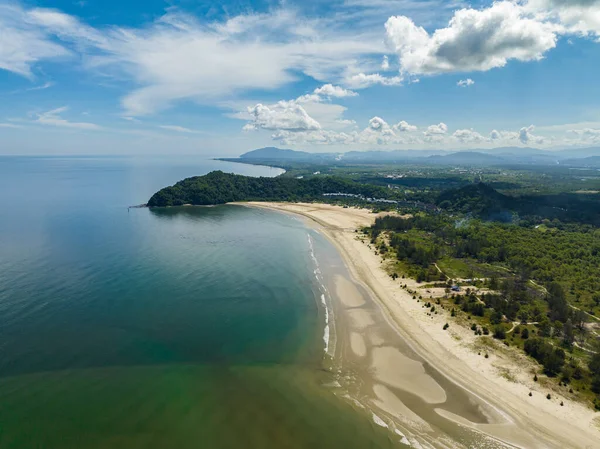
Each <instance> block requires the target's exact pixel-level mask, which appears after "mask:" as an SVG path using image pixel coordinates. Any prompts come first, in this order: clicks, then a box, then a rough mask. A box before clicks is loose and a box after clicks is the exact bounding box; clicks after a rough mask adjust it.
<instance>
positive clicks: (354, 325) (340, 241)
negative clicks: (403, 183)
mask: <svg viewBox="0 0 600 449" xmlns="http://www.w3.org/2000/svg"><path fill="white" fill-rule="evenodd" d="M244 204H246V205H249V206H252V207H263V208H268V209H272V210H278V211H281V212H287V213H293V214H297V215H300V216H303V217H306V218H307V219H308V220H307V221H308V222H310V223H311V224H312V225H313V226H315V227H316V228H317V229H318V230H319V231H320V232H321V233H322V234H323V235H324V236H326V237H327V238H328V239H329V240H330V241H331V242H332V243H333V244H334V245H335V247H336V248H337V250H338V251H339V253H340V254H341V256H342V258H343V259H344V261H345V264H346V266H347V268H348V271H349V272H350V274H351V277H352V281H353V282H350V281H348V280H347V279H345V278H343V277H341V276H340V277H339V278H336V279H334V283H335V286H336V287H335V296H336V298H339V299H340V307H341V308H342V311H343V314H342V317H341V319H344V320H346V322H347V326H346V327H347V328H348V329H347V330H348V334H347V342H348V344H347V347H348V348H347V351H348V354H349V357H353V360H355V364H356V366H357V367H363V368H364V369H365V370H366V371H367V372H368V373H369V376H370V378H371V379H372V380H371V382H367V385H363V386H362V387H361V388H363V390H364V391H365V392H366V393H365V395H370V398H371V399H369V400H370V403H371V404H372V406H373V407H374V408H376V409H377V410H378V411H379V412H380V413H381V415H380V416H384V417H385V418H386V419H387V421H385V422H378V420H380V421H381V418H380V417H379V416H375V417H374V421H375V423H376V424H378V425H384V426H386V427H387V426H390V430H393V431H395V432H396V434H397V435H398V439H399V440H400V441H402V442H403V443H404V444H408V445H411V446H413V447H419V445H421V447H428V446H427V441H428V439H427V438H426V435H427V432H429V431H430V430H431V428H430V426H429V424H430V423H431V422H432V421H434V420H436V419H437V420H439V422H441V423H442V424H440V425H441V426H443V423H444V422H447V423H451V424H452V425H455V426H460V427H461V428H463V429H465V431H471V432H475V433H477V434H480V435H485V436H487V437H489V438H487V439H486V440H485V441H486V443H485V445H484V444H483V443H482V444H481V445H479V446H470V447H522V448H546V447H548V448H590V449H591V448H600V431H599V426H600V418H599V416H600V414H599V413H595V412H594V411H592V410H590V409H588V408H586V407H584V406H583V405H581V404H579V403H577V402H575V401H573V400H571V399H569V398H568V397H567V396H568V395H566V394H565V395H563V394H561V392H557V391H555V390H549V389H547V387H545V386H543V385H541V384H540V383H536V382H534V381H533V376H532V375H531V370H532V369H533V367H534V364H533V362H532V361H531V360H529V359H528V358H527V357H525V356H524V355H521V354H517V353H516V351H514V350H513V352H510V353H509V352H507V351H510V350H508V349H505V348H500V347H498V348H496V349H494V348H493V347H486V350H485V351H486V352H489V357H488V358H485V357H483V352H482V351H481V340H480V339H481V338H482V337H476V336H474V335H473V332H471V331H469V330H468V329H466V328H462V327H460V326H458V325H452V321H451V320H450V319H449V316H448V315H449V314H447V313H446V312H445V311H441V313H439V314H435V315H433V314H427V313H426V311H425V309H424V308H423V303H422V302H418V301H417V300H415V299H413V297H412V295H411V294H409V293H408V292H407V291H406V290H404V289H402V288H401V287H400V281H402V283H403V284H404V283H406V284H408V285H409V288H413V289H416V288H417V287H418V284H416V283H415V282H414V281H411V280H409V279H401V280H392V279H391V278H390V276H388V274H387V273H386V272H385V270H384V268H383V266H384V263H383V262H382V258H381V257H380V256H378V255H376V254H375V253H374V251H373V250H372V249H370V248H369V245H368V244H367V243H368V242H365V241H363V240H362V239H361V238H360V235H359V234H358V233H357V232H356V230H357V229H358V228H360V227H362V226H368V225H370V224H372V222H373V221H374V220H375V218H376V217H377V215H376V214H374V213H372V212H371V211H368V210H364V209H354V208H342V207H337V206H331V205H320V204H299V203H244ZM357 285H360V286H361V289H363V288H364V290H365V291H367V292H368V294H369V295H370V296H372V297H373V298H374V300H375V301H376V303H377V306H378V307H377V310H375V309H369V308H368V307H367V305H365V304H364V302H365V301H364V298H363V296H362V295H361V292H360V291H358V289H357ZM379 315H381V317H379ZM382 320H385V321H386V322H389V324H390V326H392V327H393V329H394V331H395V332H396V334H397V337H398V338H399V339H401V342H403V343H400V340H396V339H395V338H396V337H394V336H392V335H390V334H389V333H388V334H386V333H385V332H381V331H380V329H379V327H380V326H379V325H378V323H381V322H382ZM446 322H449V323H450V324H451V326H450V328H449V329H447V330H444V329H443V325H444V324H445V323H446ZM490 340H491V339H490ZM401 344H405V345H408V346H409V347H410V350H411V351H414V353H415V354H418V357H419V358H418V359H417V358H416V357H415V358H413V357H410V356H407V355H406V351H403V350H402V348H401ZM492 344H493V343H492ZM421 360H422V361H421ZM428 366H430V367H432V368H434V369H435V371H436V372H437V373H441V375H443V377H442V376H439V375H438V374H435V373H434V372H432V371H431V370H430V369H428ZM358 369H360V368H358ZM402 392H405V393H410V394H411V395H413V396H415V399H414V401H413V402H414V403H415V404H416V403H418V404H424V405H419V407H420V409H423V410H425V407H426V406H427V407H430V408H431V410H432V413H431V414H430V415H429V416H430V417H431V419H424V418H423V416H424V415H423V414H421V415H419V414H418V413H415V412H414V411H413V410H416V408H414V407H411V405H410V404H409V403H408V399H406V398H408V396H406V398H405V396H404V395H403V393H402ZM530 392H531V393H532V396H529V393H530ZM549 392H551V394H552V399H551V400H548V399H546V394H547V393H549ZM461 395H463V396H461ZM464 395H468V397H469V399H465V398H466V397H467V396H464ZM411 397H412V396H411ZM402 398H405V399H402ZM461 398H462V399H461ZM561 402H562V404H563V405H561ZM482 416H484V417H485V418H482ZM394 423H398V426H397V427H395V425H394ZM402 423H404V424H406V426H410V428H411V429H420V431H422V432H423V439H422V440H420V441H421V442H420V443H419V439H416V437H414V436H410V435H405V433H406V432H403V431H402ZM438 427H439V426H438ZM482 441H483V440H482ZM493 442H497V443H499V445H498V446H494V445H493V444H492V443H493ZM435 447H464V446H453V445H452V443H451V442H449V441H446V440H444V441H443V442H442V441H440V446H435Z"/></svg>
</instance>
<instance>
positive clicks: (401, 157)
mask: <svg viewBox="0 0 600 449" xmlns="http://www.w3.org/2000/svg"><path fill="white" fill-rule="evenodd" d="M593 157H600V148H597V147H595V148H577V149H569V150H560V151H548V150H540V149H537V148H528V147H499V148H491V149H490V148H486V149H476V150H464V151H447V150H391V151H381V150H375V151H349V152H347V153H309V152H306V151H296V150H289V149H280V148H276V147H266V148H259V149H257V150H253V151H249V152H247V153H244V154H242V155H241V156H240V158H239V159H240V160H241V162H243V161H248V162H257V161H269V162H277V161H280V162H293V161H295V162H305V163H315V164H318V163H326V162H335V161H337V162H341V163H368V164H377V163H380V164H381V163H403V162H407V163H408V162H412V163H419V164H435V165H443V164H446V165H464V166H469V165H513V164H516V165H555V164H567V165H577V164H576V163H575V162H573V161H574V160H577V159H584V158H593ZM587 163H588V164H591V165H590V166H594V167H595V166H596V165H597V161H596V160H594V159H590V160H589V161H587Z"/></svg>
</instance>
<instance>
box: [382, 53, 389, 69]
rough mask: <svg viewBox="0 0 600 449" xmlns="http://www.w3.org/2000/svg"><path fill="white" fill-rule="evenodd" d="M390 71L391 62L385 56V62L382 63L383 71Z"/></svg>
mask: <svg viewBox="0 0 600 449" xmlns="http://www.w3.org/2000/svg"><path fill="white" fill-rule="evenodd" d="M389 69H390V60H389V58H388V57H387V55H383V60H382V61H381V70H383V71H387V70H389Z"/></svg>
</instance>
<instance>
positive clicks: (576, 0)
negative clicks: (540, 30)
mask: <svg viewBox="0 0 600 449" xmlns="http://www.w3.org/2000/svg"><path fill="white" fill-rule="evenodd" d="M525 7H526V8H527V10H529V11H531V12H534V13H537V14H538V15H539V16H540V17H542V18H544V19H547V20H554V21H556V22H558V23H560V24H561V25H562V26H563V27H565V32H567V33H574V34H579V35H582V36H588V35H593V36H596V37H600V0H528V1H527V3H526V4H525Z"/></svg>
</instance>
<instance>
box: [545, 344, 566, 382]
mask: <svg viewBox="0 0 600 449" xmlns="http://www.w3.org/2000/svg"><path fill="white" fill-rule="evenodd" d="M543 364H544V371H545V373H546V374H547V375H548V376H556V375H557V374H558V373H559V372H560V370H561V368H562V366H563V365H564V364H565V351H563V350H562V349H559V348H554V350H553V351H552V352H550V353H549V354H548V355H547V357H546V358H545V360H544V361H543Z"/></svg>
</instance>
